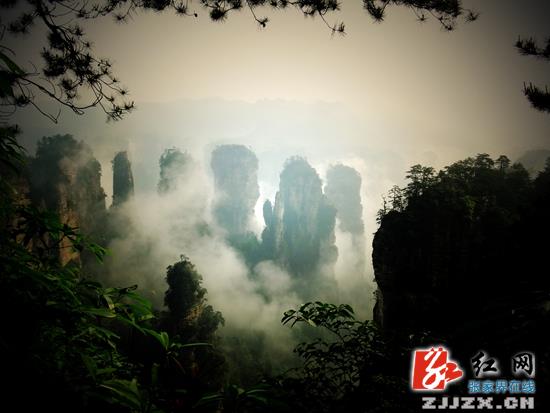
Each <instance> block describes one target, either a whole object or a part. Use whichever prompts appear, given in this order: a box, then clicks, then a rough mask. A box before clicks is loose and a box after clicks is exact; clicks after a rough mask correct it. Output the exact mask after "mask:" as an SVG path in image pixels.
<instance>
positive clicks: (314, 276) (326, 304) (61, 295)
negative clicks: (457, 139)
mask: <svg viewBox="0 0 550 413" xmlns="http://www.w3.org/2000/svg"><path fill="white" fill-rule="evenodd" d="M15 132H16V131H15V130H7V131H6V132H5V133H6V134H7V135H6V136H5V140H4V141H3V142H6V143H5V144H3V145H4V146H3V156H4V158H3V161H5V165H6V166H13V168H12V169H13V170H10V169H8V168H6V169H5V174H4V171H3V176H5V177H6V179H3V180H2V184H3V185H4V191H5V193H6V194H7V196H6V197H4V198H3V201H2V214H3V215H2V216H3V221H2V222H3V225H4V231H5V233H6V235H8V237H6V238H3V243H4V245H3V248H2V260H3V265H5V266H6V268H8V269H9V272H7V273H6V274H10V276H9V277H7V278H3V281H2V282H3V291H6V290H9V291H12V296H11V297H10V298H9V299H8V300H4V302H3V305H4V306H5V307H4V308H5V311H6V313H7V312H9V310H8V309H10V308H17V312H18V317H17V318H8V320H7V322H6V328H7V329H9V331H12V334H11V335H10V336H9V338H8V340H5V341H4V342H3V345H4V346H5V349H6V352H5V355H7V354H9V357H5V362H6V363H7V364H8V366H10V367H11V369H12V370H10V371H13V372H14V373H13V374H14V375H13V379H12V385H13V391H16V390H20V388H18V384H19V383H26V386H34V388H35V392H36V393H37V395H38V396H37V399H36V400H31V401H29V402H28V403H30V404H29V405H32V404H33V403H34V401H36V402H38V403H44V401H48V400H49V401H50V402H48V403H53V404H55V405H57V406H58V407H59V409H60V410H64V409H67V410H71V409H74V408H75V406H78V407H77V409H78V410H79V411H97V410H98V409H101V411H143V412H145V411H190V410H192V411H220V409H221V411H251V412H252V411H274V412H283V411H285V412H286V411H308V412H317V411H318V412H333V411H334V412H339V411H369V412H370V411H373V412H374V411H415V409H416V408H418V403H417V401H416V400H415V399H414V397H412V396H411V395H410V394H408V386H409V384H408V382H407V377H408V374H409V373H408V369H409V363H410V361H409V354H410V351H411V350H412V349H414V348H416V347H418V346H421V345H424V344H425V343H430V342H433V341H437V342H440V343H449V345H452V346H453V348H456V350H455V353H454V354H455V357H464V358H467V357H468V355H469V354H470V353H472V354H473V353H474V352H475V351H476V350H477V349H478V348H479V347H480V346H481V347H483V348H491V349H495V348H497V345H498V350H494V353H495V354H500V355H503V356H504V355H506V354H507V352H510V351H514V350H515V349H517V347H518V346H522V347H525V346H527V347H528V348H529V349H531V350H533V351H535V352H536V354H537V355H539V359H543V355H546V354H547V353H548V346H547V344H546V341H545V340H544V339H543V338H542V335H541V334H540V328H541V326H543V325H546V326H547V325H548V302H549V297H548V292H547V291H548V280H547V279H546V278H545V277H541V274H542V273H544V271H545V269H546V264H545V256H546V251H547V247H548V243H547V237H546V234H548V231H549V230H550V215H549V213H548V211H550V208H549V207H550V163H549V162H548V161H547V163H546V167H545V168H544V169H542V170H540V171H532V172H531V173H530V172H528V171H527V170H526V169H525V168H524V167H523V166H522V165H521V164H520V163H512V162H511V161H510V160H509V159H508V158H507V157H506V156H500V157H498V158H497V159H492V158H491V157H490V156H489V155H487V154H480V155H477V156H475V157H472V158H467V159H464V160H461V161H458V162H456V163H453V164H452V165H449V166H447V167H445V168H443V169H442V170H440V171H436V170H435V169H433V168H432V167H429V166H422V165H414V166H412V167H411V168H410V169H409V170H408V171H407V172H406V179H407V181H406V182H407V184H406V185H405V186H404V187H399V186H394V187H393V188H392V189H391V190H390V191H389V193H388V194H387V195H386V196H385V197H384V198H383V200H382V201H381V202H379V203H380V209H379V211H378V214H377V219H376V221H377V227H375V228H369V227H368V226H366V225H365V222H364V219H363V204H364V203H365V202H367V203H368V202H376V200H373V199H362V195H361V186H362V181H363V180H364V179H368V178H369V177H368V176H367V177H364V176H361V175H360V173H359V172H358V171H357V170H356V169H354V168H353V167H350V166H347V165H344V164H341V163H336V164H333V165H331V166H329V167H328V168H327V169H326V176H324V177H323V178H321V177H320V175H319V173H318V172H317V171H316V170H315V169H314V168H313V167H312V166H311V165H310V164H309V163H308V161H307V160H306V159H305V158H302V157H298V156H295V157H291V158H289V159H287V160H286V162H285V163H284V164H283V165H282V170H281V172H280V181H279V187H278V189H277V191H276V194H275V196H274V198H273V199H265V200H264V201H263V203H262V204H261V205H258V204H259V200H260V188H259V183H258V170H259V169H260V168H261V167H262V166H261V164H260V162H259V161H258V158H257V156H256V155H255V153H254V152H253V150H252V149H251V148H249V147H246V146H243V145H239V144H223V145H218V146H216V147H215V148H214V149H213V150H212V152H211V154H210V156H209V162H208V163H207V164H206V165H203V164H201V163H200V162H199V161H197V160H196V159H194V157H193V156H191V155H190V154H189V153H188V152H187V151H185V150H180V149H177V148H168V149H165V150H164V151H163V153H162V155H161V157H160V159H159V162H158V166H159V169H158V171H159V172H158V183H157V185H156V187H155V188H152V190H151V191H150V192H149V193H142V194H140V193H139V192H138V191H136V190H135V188H134V186H135V182H134V174H133V171H132V162H131V159H130V156H129V154H128V152H127V151H122V152H117V153H115V154H113V159H112V190H113V193H112V202H111V204H110V205H109V206H107V199H106V198H107V197H106V194H105V191H104V189H103V188H102V186H101V175H102V174H108V172H107V171H102V168H101V165H100V163H99V162H98V161H97V159H96V158H95V157H94V154H93V152H92V150H91V149H90V147H89V146H87V145H86V144H85V143H84V142H82V141H78V140H77V139H75V138H74V137H72V136H70V135H55V136H51V137H44V138H42V139H41V140H39V141H38V144H37V149H36V154H35V155H34V156H28V155H25V154H24V152H23V151H22V149H21V148H20V147H19V146H18V145H17V144H16V142H15V140H13V139H14V138H13V135H14V134H15ZM10 134H11V136H10ZM10 139H11V140H10ZM8 161H9V162H10V163H7V162H8ZM3 167H4V163H3ZM109 172H110V171H109ZM109 178H110V177H109ZM258 211H260V212H261V217H258V216H257V212H258ZM259 219H261V220H262V221H263V222H260V223H258V221H259ZM368 231H371V232H374V238H373V241H372V266H373V268H374V280H373V279H369V274H372V273H370V272H369V271H368V267H369V262H368V261H367V259H366V258H367V257H366V254H367V251H369V250H367V249H366V239H367V238H366V232H368ZM480 315H483V318H481V316H480ZM45 354H48V357H44V355H45ZM537 368H538V369H539V370H538V371H539V372H541V371H543V372H544V371H547V366H546V364H545V363H544V362H542V363H539V365H538V367H537ZM543 380H547V379H546V378H542V380H541V381H540V382H542V381H543ZM540 382H539V383H540ZM14 394H17V393H14ZM21 397H23V395H21ZM539 399H540V400H542V397H539ZM539 402H540V401H539ZM358 409H359V410H358Z"/></svg>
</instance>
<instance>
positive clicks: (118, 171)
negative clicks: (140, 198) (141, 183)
mask: <svg viewBox="0 0 550 413" xmlns="http://www.w3.org/2000/svg"><path fill="white" fill-rule="evenodd" d="M112 163H113V204H112V206H113V207H117V206H119V205H122V204H123V203H125V202H126V201H128V200H129V199H130V198H132V197H133V196H134V176H133V174H132V164H131V163H130V160H129V159H128V153H127V152H126V151H122V152H118V153H117V154H116V155H115V157H114V159H113V162H112Z"/></svg>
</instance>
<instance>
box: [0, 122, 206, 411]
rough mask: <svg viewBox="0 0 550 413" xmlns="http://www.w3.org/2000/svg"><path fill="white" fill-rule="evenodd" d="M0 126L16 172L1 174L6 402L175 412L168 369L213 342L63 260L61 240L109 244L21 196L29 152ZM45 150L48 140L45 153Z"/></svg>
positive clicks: (2, 149) (0, 144)
mask: <svg viewBox="0 0 550 413" xmlns="http://www.w3.org/2000/svg"><path fill="white" fill-rule="evenodd" d="M0 131H1V133H0V137H1V140H0V162H1V167H2V170H3V172H4V169H5V170H6V171H8V170H10V171H11V173H10V174H4V173H2V177H1V180H0V184H1V186H2V189H6V191H5V192H4V195H5V196H3V197H2V202H1V203H0V212H1V216H2V218H3V219H2V227H1V238H0V268H1V271H0V272H1V274H2V277H0V289H1V290H2V291H3V292H4V296H3V299H2V300H1V301H0V311H2V313H3V314H5V315H6V317H5V318H4V324H3V329H2V332H1V334H0V346H1V349H2V357H3V359H2V365H3V368H4V374H6V375H7V376H8V377H10V380H9V382H8V384H7V385H6V387H5V390H6V394H7V396H8V399H7V400H4V403H8V404H10V405H11V404H12V403H15V404H14V405H15V406H18V408H19V409H21V410H36V409H40V410H44V409H48V410H55V411H60V412H62V411H82V412H87V411H90V412H92V411H106V412H110V411H117V412H120V411H122V412H124V411H128V412H143V413H145V412H159V411H161V410H162V411H166V410H172V406H173V405H174V403H176V404H177V403H179V400H180V399H179V398H180V397H181V396H179V395H180V394H183V393H184V392H185V389H181V388H180V389H174V388H173V386H172V387H169V388H168V389H166V388H165V387H166V386H165V385H166V383H170V382H171V383H176V382H177V381H175V380H174V379H173V377H172V376H171V375H172V374H174V373H173V371H174V369H173V367H172V366H176V367H177V368H179V370H177V369H176V371H180V370H183V368H182V366H181V365H180V364H179V360H181V359H182V357H183V354H184V353H190V352H191V349H194V348H197V347H201V346H208V347H209V346H210V344H207V343H187V344H184V343H182V342H180V341H178V340H177V339H175V338H172V337H170V335H169V334H168V333H166V332H165V331H159V330H157V329H156V326H155V323H154V318H155V316H154V313H153V309H152V306H151V303H149V302H148V301H147V300H145V299H144V298H143V297H142V296H141V295H139V294H138V293H137V292H136V288H137V286H131V287H126V288H118V287H117V288H115V287H104V286H102V285H101V284H100V283H98V282H97V281H95V280H93V279H91V278H90V277H87V276H86V274H85V272H83V270H82V268H81V267H80V266H78V265H75V264H72V263H69V264H67V265H61V264H60V263H59V258H58V256H57V254H55V253H52V251H55V250H56V249H57V247H59V245H61V244H63V242H64V241H65V240H69V241H70V242H69V243H67V244H64V245H68V248H71V249H74V250H76V251H78V252H85V251H88V252H89V253H90V254H93V255H94V256H95V257H96V258H97V260H99V261H102V260H103V258H104V256H105V254H106V253H107V251H106V250H105V249H104V248H102V247H100V246H99V245H97V244H95V243H93V242H91V241H90V240H89V239H88V238H87V237H86V236H83V235H82V234H80V233H79V232H78V231H77V230H76V229H74V228H71V227H70V226H68V225H66V224H63V223H61V222H60V221H59V218H58V217H57V216H56V215H55V214H53V213H51V212H48V211H43V210H39V209H36V208H34V207H32V206H29V205H28V202H27V201H26V200H25V199H24V197H23V198H21V197H18V196H16V195H17V190H18V187H19V186H20V185H21V184H22V183H21V182H23V181H18V179H19V175H18V174H20V172H21V169H22V168H23V162H24V160H25V154H24V152H23V150H22V148H21V147H20V146H19V145H18V144H17V141H16V139H15V134H16V132H17V131H16V129H15V128H7V129H0ZM63 139H65V140H68V142H69V143H70V144H71V145H69V146H67V145H62V148H65V149H67V148H69V149H70V148H71V147H75V145H77V144H76V143H75V141H74V140H71V139H72V138H68V137H67V138H62V139H61V140H63ZM58 141H59V139H57V138H56V139H54V140H53V142H54V143H55V142H58ZM48 148H51V145H49V143H48V144H46V145H45V146H42V147H41V148H40V150H41V153H43V152H44V151H45V150H47V149H48ZM77 149H78V148H77ZM54 152H55V153H58V151H54ZM189 265H190V264H189ZM210 315H211V314H210ZM134 341H137V342H138V343H141V344H142V345H143V346H144V348H147V353H148V356H147V357H142V356H140V355H139V353H136V351H135V350H134V349H133V345H132V342H134ZM151 343H153V344H154V343H156V346H155V345H151ZM177 374H181V373H177ZM178 383H179V382H178ZM161 384H162V385H161ZM182 392H183V393H182ZM196 397H198V396H196Z"/></svg>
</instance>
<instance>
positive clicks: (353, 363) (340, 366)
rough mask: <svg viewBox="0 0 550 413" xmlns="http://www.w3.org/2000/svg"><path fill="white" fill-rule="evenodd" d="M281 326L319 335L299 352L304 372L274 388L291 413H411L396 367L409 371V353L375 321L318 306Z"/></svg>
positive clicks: (290, 314) (294, 313)
mask: <svg viewBox="0 0 550 413" xmlns="http://www.w3.org/2000/svg"><path fill="white" fill-rule="evenodd" d="M281 322H282V323H283V324H288V325H290V326H291V327H293V326H295V325H296V324H299V323H300V324H305V325H308V326H311V327H313V328H315V329H320V330H321V331H320V333H321V334H320V336H319V337H318V338H316V339H314V340H312V341H309V342H304V343H301V344H299V345H298V346H297V347H296V348H295V350H294V351H295V352H296V353H297V354H298V355H299V356H300V358H301V359H302V360H303V364H302V366H301V367H299V368H297V369H295V370H292V371H291V372H289V373H287V374H285V375H283V376H281V377H279V378H278V379H277V380H275V382H274V383H273V385H274V391H276V393H277V397H278V398H279V399H282V401H283V402H284V404H287V405H288V406H287V409H288V411H297V410H300V411H308V412H339V411H361V412H369V411H378V410H377V409H380V410H379V411H407V409H408V408H407V406H406V403H405V399H403V398H402V396H403V395H404V394H406V390H407V384H406V381H405V380H404V378H403V377H405V376H403V375H402V373H403V371H401V370H400V369H399V368H397V369H396V368H395V367H394V364H393V363H395V361H398V360H399V361H402V362H403V363H404V365H407V362H406V361H405V355H406V354H408V348H405V347H401V346H398V347H395V346H394V345H393V344H392V343H391V342H389V341H387V340H386V339H384V338H383V336H382V334H381V332H380V331H379V330H378V327H377V326H376V325H375V324H374V323H373V322H372V321H358V320H356V319H355V317H354V312H353V309H352V308H351V307H350V306H349V305H347V304H340V305H335V304H329V303H322V302H319V301H316V302H309V303H305V304H303V305H301V306H300V307H299V308H298V309H297V310H288V311H286V312H285V313H284V316H283V318H282V320H281ZM311 327H310V328H311ZM323 332H324V333H325V334H323ZM326 333H328V335H327V334H326ZM284 411H287V410H284Z"/></svg>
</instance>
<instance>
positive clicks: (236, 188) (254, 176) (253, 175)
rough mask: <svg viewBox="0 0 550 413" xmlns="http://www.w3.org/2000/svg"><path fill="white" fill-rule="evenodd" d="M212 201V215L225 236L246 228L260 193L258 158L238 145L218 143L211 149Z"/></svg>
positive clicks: (240, 232)
mask: <svg viewBox="0 0 550 413" xmlns="http://www.w3.org/2000/svg"><path fill="white" fill-rule="evenodd" d="M210 165H211V167H212V171H213V173H214V186H215V189H216V197H217V199H216V201H215V205H214V216H215V218H216V220H217V222H218V224H219V225H220V226H221V227H223V228H225V229H226V230H227V232H228V235H229V236H235V235H242V234H245V233H247V232H248V231H249V222H250V220H251V218H252V217H253V214H254V206H255V205H256V202H257V201H258V197H259V196H260V190H259V186H258V158H256V155H255V154H254V152H252V151H251V150H250V149H248V148H247V147H245V146H242V145H221V146H218V147H217V148H216V149H215V150H214V151H213V152H212V160H211V163H210Z"/></svg>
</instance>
